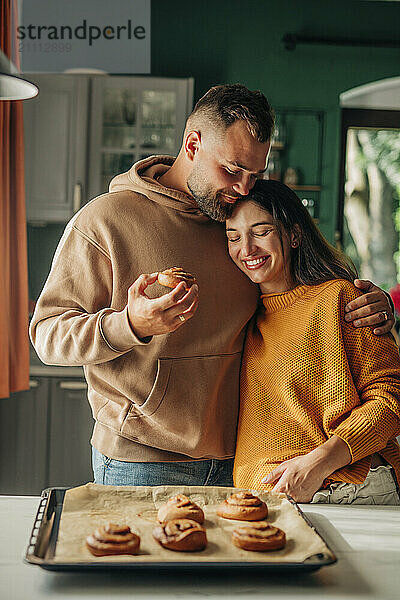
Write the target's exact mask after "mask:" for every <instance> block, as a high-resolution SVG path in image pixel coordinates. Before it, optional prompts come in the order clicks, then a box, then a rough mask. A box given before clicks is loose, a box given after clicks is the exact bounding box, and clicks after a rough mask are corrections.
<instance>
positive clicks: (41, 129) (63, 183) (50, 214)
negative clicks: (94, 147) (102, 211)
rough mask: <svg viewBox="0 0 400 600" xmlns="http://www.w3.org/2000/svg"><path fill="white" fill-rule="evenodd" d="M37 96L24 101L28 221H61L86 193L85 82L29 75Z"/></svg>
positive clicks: (79, 77)
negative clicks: (34, 85)
mask: <svg viewBox="0 0 400 600" xmlns="http://www.w3.org/2000/svg"><path fill="white" fill-rule="evenodd" d="M28 78H29V79H30V80H32V81H33V82H34V83H36V84H37V85H38V86H39V95H38V96H36V98H33V99H32V100H30V101H29V102H24V136H25V189H26V213H27V220H28V222H37V221H44V222H65V221H68V220H69V219H70V217H71V216H72V215H73V213H74V212H75V211H76V210H77V209H78V208H79V206H80V204H81V202H82V198H83V197H85V194H86V193H87V192H86V173H87V163H86V154H87V150H86V143H87V130H88V128H87V123H88V101H89V94H88V92H89V79H88V78H87V77H85V76H82V75H73V76H72V75H53V74H52V75H48V74H41V75H38V74H30V75H29V77H28Z"/></svg>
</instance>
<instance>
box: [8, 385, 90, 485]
mask: <svg viewBox="0 0 400 600" xmlns="http://www.w3.org/2000/svg"><path fill="white" fill-rule="evenodd" d="M92 429H93V418H92V415H91V411H90V407H89V403H88V400H87V386H86V382H85V381H84V380H83V379H76V378H65V377H32V378H31V380H30V389H29V390H27V391H24V392H17V393H14V394H11V396H10V398H4V399H0V452H1V457H2V459H1V461H0V493H2V494H39V493H40V492H41V491H42V490H43V489H44V488H46V487H49V486H58V485H61V486H65V487H70V486H76V485H80V484H82V483H86V482H88V481H92V480H93V473H92V469H91V446H90V438H91V434H92Z"/></svg>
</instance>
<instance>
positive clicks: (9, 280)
mask: <svg viewBox="0 0 400 600" xmlns="http://www.w3.org/2000/svg"><path fill="white" fill-rule="evenodd" d="M0 1H1V15H0V48H1V50H2V51H3V52H4V54H6V55H7V56H8V57H11V58H12V59H13V61H14V63H15V64H17V65H18V63H19V61H18V57H17V56H11V51H12V44H11V42H12V39H11V36H12V30H11V23H14V24H15V23H16V20H14V19H12V18H11V17H12V11H15V8H16V6H15V0H0ZM14 16H15V12H14ZM14 39H15V38H14ZM22 110H23V109H22V101H18V102H9V101H1V100H0V144H1V148H0V398H7V397H8V396H9V395H10V393H11V392H16V391H20V390H26V389H28V388H29V338H28V260H27V240H26V216H25V183H24V131H23V112H22Z"/></svg>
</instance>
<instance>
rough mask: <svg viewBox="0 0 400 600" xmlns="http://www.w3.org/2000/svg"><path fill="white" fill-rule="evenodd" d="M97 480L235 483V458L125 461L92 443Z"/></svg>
mask: <svg viewBox="0 0 400 600" xmlns="http://www.w3.org/2000/svg"><path fill="white" fill-rule="evenodd" d="M92 466H93V474H94V482H95V483H101V484H103V485H221V486H228V487H233V479H232V470H233V458H229V459H226V460H217V459H214V458H213V459H210V460H195V461H193V460H191V461H188V462H156V463H155V462H125V461H122V460H116V459H114V458H108V457H107V456H105V455H104V454H102V453H101V452H99V451H98V450H96V448H93V447H92Z"/></svg>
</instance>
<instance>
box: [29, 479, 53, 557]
mask: <svg viewBox="0 0 400 600" xmlns="http://www.w3.org/2000/svg"><path fill="white" fill-rule="evenodd" d="M48 497H49V492H48V490H44V491H43V492H42V497H41V499H40V502H39V507H38V509H37V513H36V517H35V520H34V523H33V527H32V531H31V535H30V536H29V543H28V549H27V552H26V557H27V558H29V557H33V556H35V554H36V548H37V544H38V540H39V531H40V526H41V525H42V521H43V519H44V516H45V512H46V505H47V500H48Z"/></svg>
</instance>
